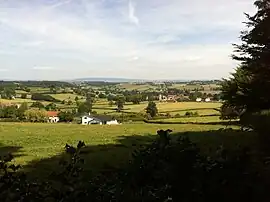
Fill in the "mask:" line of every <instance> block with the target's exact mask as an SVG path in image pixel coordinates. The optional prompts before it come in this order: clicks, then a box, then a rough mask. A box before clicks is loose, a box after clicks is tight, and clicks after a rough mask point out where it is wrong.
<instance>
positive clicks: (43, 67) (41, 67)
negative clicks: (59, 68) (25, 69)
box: [33, 66, 56, 70]
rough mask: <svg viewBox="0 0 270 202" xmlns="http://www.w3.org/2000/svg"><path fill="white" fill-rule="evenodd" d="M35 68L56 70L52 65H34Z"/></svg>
mask: <svg viewBox="0 0 270 202" xmlns="http://www.w3.org/2000/svg"><path fill="white" fill-rule="evenodd" d="M33 69H34V70H55V69H56V68H55V67H51V66H34V67H33Z"/></svg>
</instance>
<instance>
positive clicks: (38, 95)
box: [31, 93, 60, 102]
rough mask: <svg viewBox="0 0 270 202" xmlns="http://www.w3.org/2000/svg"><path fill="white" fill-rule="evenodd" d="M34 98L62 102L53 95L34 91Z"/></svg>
mask: <svg viewBox="0 0 270 202" xmlns="http://www.w3.org/2000/svg"><path fill="white" fill-rule="evenodd" d="M31 99H32V100H40V101H48V102H60V100H57V99H55V98H54V97H52V96H51V95H46V94H40V93H34V94H32V97H31Z"/></svg>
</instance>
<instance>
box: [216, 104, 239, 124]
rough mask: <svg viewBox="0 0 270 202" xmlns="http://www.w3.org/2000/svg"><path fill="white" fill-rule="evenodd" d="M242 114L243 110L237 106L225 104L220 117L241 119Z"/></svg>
mask: <svg viewBox="0 0 270 202" xmlns="http://www.w3.org/2000/svg"><path fill="white" fill-rule="evenodd" d="M240 115H241V110H239V109H237V108H236V107H233V106H230V105H227V104H223V105H222V106H221V109H220V119H222V120H232V119H239V118H240Z"/></svg>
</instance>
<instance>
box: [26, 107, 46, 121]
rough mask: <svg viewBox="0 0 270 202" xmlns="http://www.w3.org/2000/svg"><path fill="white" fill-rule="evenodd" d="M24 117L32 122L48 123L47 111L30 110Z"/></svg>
mask: <svg viewBox="0 0 270 202" xmlns="http://www.w3.org/2000/svg"><path fill="white" fill-rule="evenodd" d="M24 117H25V119H26V120H27V121H30V122H46V121H47V118H48V117H47V114H46V111H45V110H37V109H28V110H26V111H25V112H24Z"/></svg>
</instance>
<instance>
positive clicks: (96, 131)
mask: <svg viewBox="0 0 270 202" xmlns="http://www.w3.org/2000/svg"><path fill="white" fill-rule="evenodd" d="M209 118H210V119H211V120H210V119H208V121H213V119H212V117H209ZM197 121H198V122H200V121H203V122H207V120H206V118H203V117H202V118H200V119H198V120H197ZM224 127H225V126H223V125H199V124H161V125H159V124H146V123H135V124H122V125H115V126H109V125H103V126H100V125H91V126H82V125H77V124H39V123H37V124H32V123H1V124H0V139H1V141H0V155H1V156H2V155H5V154H7V153H9V152H11V153H13V155H14V156H15V161H14V162H15V163H16V164H21V165H23V168H24V169H25V170H28V171H31V172H33V175H42V176H43V175H47V174H48V173H49V172H50V171H52V170H55V169H57V168H59V166H58V162H59V160H60V159H61V158H62V157H63V156H64V146H65V144H66V143H68V144H71V145H76V143H77V142H78V141H79V140H83V141H84V142H85V143H86V145H87V147H86V148H85V150H84V156H83V157H84V159H85V160H86V162H87V163H86V170H89V171H92V172H94V173H95V172H100V171H105V170H106V169H108V168H110V167H116V168H118V167H121V166H123V165H126V163H128V160H129V159H130V156H131V153H132V152H133V151H134V149H136V148H139V147H140V146H141V145H144V144H146V143H147V142H150V141H152V140H153V138H154V137H155V136H154V135H155V134H156V131H157V130H160V129H164V130H166V129H172V130H173V132H174V133H173V136H174V135H175V136H177V135H179V134H184V135H189V136H190V138H191V140H192V141H194V142H195V143H197V144H198V145H200V146H201V147H202V150H204V151H209V150H211V148H216V147H217V146H218V145H219V144H225V145H226V144H227V145H231V146H235V145H236V144H238V143H239V138H240V139H241V141H240V142H241V143H243V144H246V145H248V144H249V143H250V142H251V140H250V139H252V137H251V136H250V135H249V133H243V134H241V133H237V135H236V136H232V134H233V133H222V132H220V131H218V129H220V128H224ZM209 131H212V132H209ZM227 136H230V137H229V138H227ZM246 136H248V137H246ZM242 138H243V140H242ZM36 169H37V170H38V173H36V174H35V170H36ZM37 170H36V171H37Z"/></svg>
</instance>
